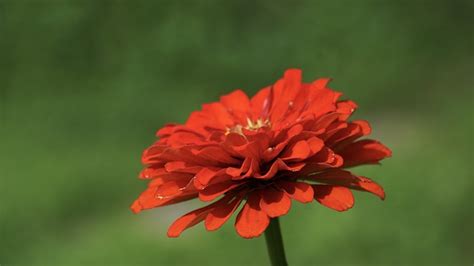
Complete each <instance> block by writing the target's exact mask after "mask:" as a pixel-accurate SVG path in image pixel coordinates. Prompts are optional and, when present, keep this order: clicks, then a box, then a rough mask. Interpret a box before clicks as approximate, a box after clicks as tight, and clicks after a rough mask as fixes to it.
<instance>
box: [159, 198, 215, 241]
mask: <svg viewBox="0 0 474 266" xmlns="http://www.w3.org/2000/svg"><path fill="white" fill-rule="evenodd" d="M212 208H213V204H211V205H208V206H206V207H204V208H200V209H197V210H194V211H192V212H189V213H187V214H185V215H184V216H181V217H180V218H179V219H178V220H176V221H174V223H173V224H172V225H171V226H170V227H169V229H168V237H178V236H179V235H180V234H181V233H182V232H183V231H184V230H186V229H188V228H189V227H191V226H194V225H196V224H198V223H200V222H202V220H204V219H205V218H206V215H207V214H208V213H209V212H210V211H211V210H212Z"/></svg>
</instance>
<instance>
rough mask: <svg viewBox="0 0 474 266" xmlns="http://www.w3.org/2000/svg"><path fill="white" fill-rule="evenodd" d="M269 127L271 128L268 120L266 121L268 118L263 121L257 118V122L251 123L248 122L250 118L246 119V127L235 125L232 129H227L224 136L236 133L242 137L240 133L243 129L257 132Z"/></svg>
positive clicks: (250, 121)
mask: <svg viewBox="0 0 474 266" xmlns="http://www.w3.org/2000/svg"><path fill="white" fill-rule="evenodd" d="M270 126H271V123H270V120H268V118H267V119H265V120H263V119H261V118H259V119H257V121H252V120H250V118H248V117H247V125H245V126H243V125H241V124H238V125H235V126H234V127H231V128H227V132H226V135H227V134H230V133H237V134H240V135H244V134H243V132H242V129H244V128H245V129H247V130H252V131H256V130H259V129H260V128H263V127H270Z"/></svg>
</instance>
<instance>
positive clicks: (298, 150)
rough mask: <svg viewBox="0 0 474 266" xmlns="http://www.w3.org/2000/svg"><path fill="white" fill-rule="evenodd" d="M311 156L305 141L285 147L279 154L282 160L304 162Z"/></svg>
mask: <svg viewBox="0 0 474 266" xmlns="http://www.w3.org/2000/svg"><path fill="white" fill-rule="evenodd" d="M310 154H311V149H310V147H309V144H308V142H307V141H306V140H300V141H297V142H296V143H294V144H293V145H291V146H289V147H287V148H286V149H285V151H284V152H283V153H282V154H281V156H280V158H281V159H282V160H285V161H287V160H304V159H306V158H308V156H309V155H310Z"/></svg>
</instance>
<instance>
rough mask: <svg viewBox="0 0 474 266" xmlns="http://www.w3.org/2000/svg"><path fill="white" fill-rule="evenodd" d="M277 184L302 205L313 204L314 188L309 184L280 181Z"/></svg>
mask: <svg viewBox="0 0 474 266" xmlns="http://www.w3.org/2000/svg"><path fill="white" fill-rule="evenodd" d="M277 184H278V186H279V187H280V188H282V189H283V190H285V192H286V194H288V196H290V197H291V198H293V199H295V200H297V201H299V202H301V203H308V202H312V201H313V199H314V191H313V187H312V186H311V185H309V184H307V183H304V182H290V181H279V182H278V183H277Z"/></svg>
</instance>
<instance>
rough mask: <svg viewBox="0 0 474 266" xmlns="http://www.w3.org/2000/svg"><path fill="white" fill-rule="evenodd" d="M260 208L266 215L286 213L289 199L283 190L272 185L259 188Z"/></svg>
mask: <svg viewBox="0 0 474 266" xmlns="http://www.w3.org/2000/svg"><path fill="white" fill-rule="evenodd" d="M261 193H262V198H261V200H260V208H261V209H262V210H263V211H264V212H266V213H267V215H268V216H270V217H272V218H274V217H278V216H282V215H285V214H287V213H288V211H289V210H290V208H291V199H290V197H288V195H286V194H285V192H283V191H281V190H279V189H275V188H272V187H269V188H266V189H263V190H261Z"/></svg>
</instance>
